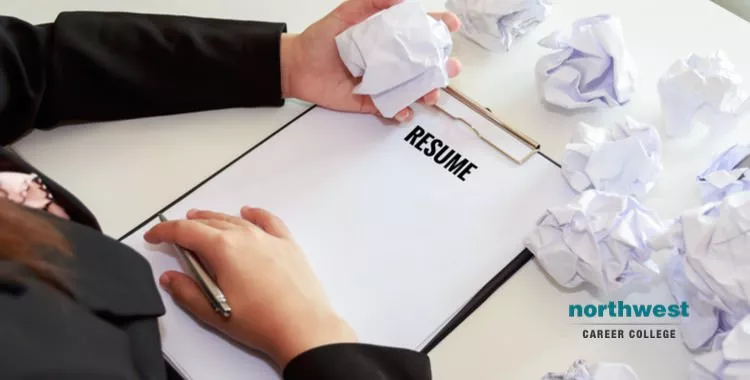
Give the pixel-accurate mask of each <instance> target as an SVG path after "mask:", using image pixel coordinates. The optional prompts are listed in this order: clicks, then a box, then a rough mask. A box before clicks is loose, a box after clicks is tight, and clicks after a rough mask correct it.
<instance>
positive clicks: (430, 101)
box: [419, 89, 440, 106]
mask: <svg viewBox="0 0 750 380" xmlns="http://www.w3.org/2000/svg"><path fill="white" fill-rule="evenodd" d="M439 97H440V90H438V89H434V90H432V91H430V92H428V93H427V95H425V96H423V97H422V99H419V102H420V103H422V104H424V105H426V106H434V105H435V104H437V102H438V98H439Z"/></svg>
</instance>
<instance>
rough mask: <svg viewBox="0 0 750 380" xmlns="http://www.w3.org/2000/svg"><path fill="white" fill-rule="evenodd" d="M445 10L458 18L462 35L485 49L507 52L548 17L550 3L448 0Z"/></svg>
mask: <svg viewBox="0 0 750 380" xmlns="http://www.w3.org/2000/svg"><path fill="white" fill-rule="evenodd" d="M445 7H446V9H448V10H449V11H451V12H453V13H455V14H456V15H457V16H458V18H459V19H461V33H462V34H463V35H465V36H466V37H468V38H469V39H470V40H472V41H474V42H476V43H477V44H478V45H479V46H482V47H484V48H485V49H488V50H493V51H498V50H505V51H508V50H510V47H511V46H512V45H513V43H514V42H515V41H516V40H517V39H519V38H521V37H523V36H524V35H526V34H527V33H528V32H529V31H531V30H532V29H534V28H535V27H536V26H537V25H539V24H540V23H541V22H542V21H544V20H546V19H547V17H549V14H550V11H551V9H552V4H551V2H550V0H448V1H447V2H446V3H445Z"/></svg>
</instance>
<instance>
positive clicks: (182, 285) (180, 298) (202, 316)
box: [159, 271, 226, 328]
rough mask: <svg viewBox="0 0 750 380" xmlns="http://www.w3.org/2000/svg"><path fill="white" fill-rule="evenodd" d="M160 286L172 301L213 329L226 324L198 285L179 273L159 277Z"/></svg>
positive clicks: (167, 273) (172, 272)
mask: <svg viewBox="0 0 750 380" xmlns="http://www.w3.org/2000/svg"><path fill="white" fill-rule="evenodd" d="M159 283H160V284H161V286H162V287H163V288H164V289H165V290H166V291H167V292H168V293H169V295H170V296H172V300H174V302H175V303H176V304H177V305H179V306H180V307H182V308H183V309H185V310H186V311H187V312H188V313H189V314H191V315H192V316H194V317H196V318H198V319H199V320H200V321H202V322H203V323H206V324H208V325H210V326H213V327H215V328H221V326H222V325H223V324H224V323H225V322H226V320H225V319H223V318H222V317H221V316H219V314H218V313H216V311H215V310H214V309H213V307H212V306H211V304H210V302H209V301H208V299H207V298H206V296H205V295H204V294H203V292H202V291H201V288H200V286H199V285H198V283H196V282H195V280H193V279H192V278H191V277H190V276H188V275H186V274H184V273H180V272H174V271H170V272H165V273H164V274H162V275H161V277H159Z"/></svg>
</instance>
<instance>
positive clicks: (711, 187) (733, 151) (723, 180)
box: [698, 145, 750, 202]
mask: <svg viewBox="0 0 750 380" xmlns="http://www.w3.org/2000/svg"><path fill="white" fill-rule="evenodd" d="M748 156H750V146H748V145H734V146H732V147H731V148H729V149H727V150H726V151H725V152H723V153H721V154H719V156H718V157H716V159H714V161H713V162H712V163H711V165H710V166H709V167H708V168H707V169H706V170H705V171H703V173H701V174H700V175H699V176H698V189H699V190H700V193H701V196H702V197H703V201H704V202H717V201H720V200H722V199H724V197H726V196H727V195H729V194H732V193H737V192H740V191H746V190H750V178H749V177H748V176H746V172H747V171H748V170H749V168H747V167H743V165H741V163H742V162H743V160H744V159H745V158H746V157H748ZM738 165H739V166H738ZM747 174H750V173H747Z"/></svg>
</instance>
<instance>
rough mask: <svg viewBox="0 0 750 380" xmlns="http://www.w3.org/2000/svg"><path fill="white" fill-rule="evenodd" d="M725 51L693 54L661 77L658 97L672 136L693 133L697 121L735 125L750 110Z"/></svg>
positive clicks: (745, 94) (745, 95)
mask: <svg viewBox="0 0 750 380" xmlns="http://www.w3.org/2000/svg"><path fill="white" fill-rule="evenodd" d="M741 86H742V76H740V75H739V74H738V73H737V72H736V71H735V70H734V65H733V64H732V63H731V62H730V61H729V58H728V57H727V55H726V53H724V52H723V51H721V50H719V51H716V52H714V53H712V54H710V55H709V56H707V57H702V56H699V55H696V54H691V55H690V56H688V57H687V58H685V59H680V60H678V61H677V62H675V63H674V64H673V65H672V66H671V67H670V68H669V69H668V70H667V72H666V73H664V74H663V75H662V77H661V79H660V80H659V85H658V89H659V97H660V98H661V107H662V112H663V113H664V120H665V123H666V131H667V135H669V136H684V135H687V134H688V133H690V131H691V130H692V129H693V127H694V125H695V123H696V122H697V121H699V122H702V123H704V124H706V125H709V126H733V125H735V124H737V122H738V121H739V120H740V119H741V118H742V117H743V116H745V115H746V114H747V113H748V112H749V111H750V100H749V99H750V95H748V92H747V91H746V90H744V89H743V88H742V87H741Z"/></svg>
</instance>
